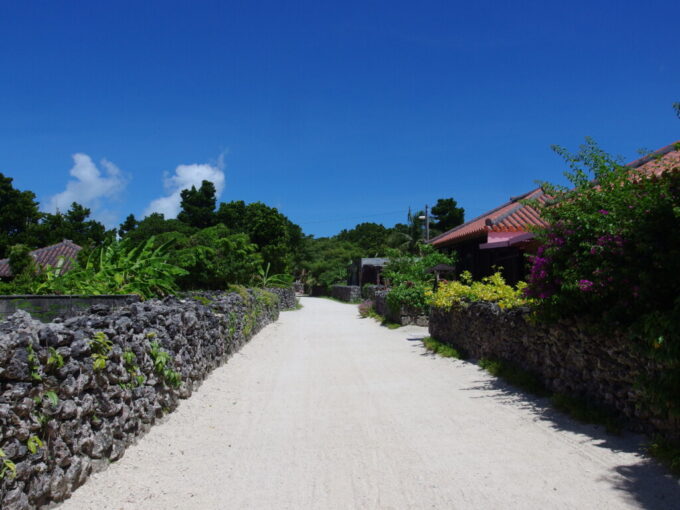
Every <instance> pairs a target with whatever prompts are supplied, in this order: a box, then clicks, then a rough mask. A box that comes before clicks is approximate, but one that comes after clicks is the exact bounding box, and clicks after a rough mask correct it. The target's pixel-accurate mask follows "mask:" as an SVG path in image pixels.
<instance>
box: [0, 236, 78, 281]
mask: <svg viewBox="0 0 680 510" xmlns="http://www.w3.org/2000/svg"><path fill="white" fill-rule="evenodd" d="M80 250H82V248H81V247H80V246H78V245H77V244H75V243H74V242H73V241H70V240H68V239H64V240H63V241H62V242H60V243H57V244H53V245H51V246H46V247H45V248H38V249H37V250H33V251H32V252H30V255H31V257H33V259H34V260H35V263H36V265H37V266H39V267H46V266H51V267H56V266H57V264H59V261H60V260H61V259H63V260H64V262H63V265H62V266H61V269H62V272H66V271H69V270H70V269H71V267H72V266H73V260H75V258H76V257H77V256H78V252H79V251H80ZM11 277H12V270H11V269H10V267H9V259H1V260H0V278H2V279H10V278H11Z"/></svg>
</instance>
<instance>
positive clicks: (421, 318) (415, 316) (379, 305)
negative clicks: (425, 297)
mask: <svg viewBox="0 0 680 510" xmlns="http://www.w3.org/2000/svg"><path fill="white" fill-rule="evenodd" d="M387 294H389V290H377V291H375V293H374V296H375V297H374V300H373V301H374V308H375V311H376V312H377V313H379V314H380V315H382V316H383V317H385V318H386V319H387V320H388V321H390V322H394V323H396V324H401V325H402V326H408V325H409V324H413V325H416V326H423V327H427V325H428V324H429V317H428V316H427V315H425V314H423V313H422V312H421V311H420V310H416V309H410V308H408V307H402V308H401V309H400V310H392V308H391V307H390V306H388V305H387Z"/></svg>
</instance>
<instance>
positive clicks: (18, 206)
mask: <svg viewBox="0 0 680 510" xmlns="http://www.w3.org/2000/svg"><path fill="white" fill-rule="evenodd" d="M12 180H13V179H12V178H11V177H5V175H4V174H2V173H0V258H5V257H7V256H8V255H9V247H10V246H12V245H14V244H19V243H24V244H27V245H32V244H33V243H32V242H31V241H32V236H31V234H30V232H31V230H32V229H33V228H35V226H36V225H37V224H38V221H39V220H40V217H41V214H40V211H39V210H38V202H37V201H36V199H35V194H34V193H33V192H31V191H19V190H17V189H14V187H13V186H12Z"/></svg>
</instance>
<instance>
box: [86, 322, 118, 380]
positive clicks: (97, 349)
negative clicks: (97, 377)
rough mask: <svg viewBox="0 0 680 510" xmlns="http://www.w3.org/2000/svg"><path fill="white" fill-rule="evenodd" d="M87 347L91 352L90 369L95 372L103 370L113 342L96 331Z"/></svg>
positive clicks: (104, 334) (102, 333)
mask: <svg viewBox="0 0 680 510" xmlns="http://www.w3.org/2000/svg"><path fill="white" fill-rule="evenodd" d="M89 345H90V350H91V351H92V368H93V369H94V370H95V371H99V370H104V369H105V368H106V362H107V361H108V359H109V353H110V352H111V349H112V348H113V342H111V340H109V339H108V338H107V336H106V333H104V332H103V331H98V332H97V333H95V335H94V337H93V338H92V340H90V343H89Z"/></svg>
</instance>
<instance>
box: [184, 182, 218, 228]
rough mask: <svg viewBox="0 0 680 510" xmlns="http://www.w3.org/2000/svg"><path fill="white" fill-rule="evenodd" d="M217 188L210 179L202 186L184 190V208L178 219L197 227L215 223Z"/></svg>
mask: <svg viewBox="0 0 680 510" xmlns="http://www.w3.org/2000/svg"><path fill="white" fill-rule="evenodd" d="M216 194H217V190H216V189H215V185H214V184H213V183H212V182H210V181H203V182H202V183H201V187H200V188H198V189H196V186H192V187H191V189H185V190H182V192H181V193H180V196H181V197H182V202H181V207H182V210H181V211H180V213H179V214H178V215H177V219H178V220H180V221H183V222H184V223H186V224H187V225H191V226H192V227H195V228H206V227H210V226H211V225H214V224H215V205H216V204H217V198H216Z"/></svg>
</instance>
